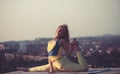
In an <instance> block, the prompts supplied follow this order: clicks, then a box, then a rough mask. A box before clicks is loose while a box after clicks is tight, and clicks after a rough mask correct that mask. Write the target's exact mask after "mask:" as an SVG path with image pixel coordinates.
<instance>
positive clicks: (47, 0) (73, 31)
mask: <svg viewBox="0 0 120 74" xmlns="http://www.w3.org/2000/svg"><path fill="white" fill-rule="evenodd" d="M64 23H66V24H67V25H68V27H69V32H70V37H83V36H84V37H85V36H98V35H99V36H100V35H105V34H113V35H116V34H120V0H0V41H9V40H33V39H35V38H42V37H46V38H48V37H53V36H54V33H55V30H56V29H57V27H58V26H59V25H61V24H64Z"/></svg>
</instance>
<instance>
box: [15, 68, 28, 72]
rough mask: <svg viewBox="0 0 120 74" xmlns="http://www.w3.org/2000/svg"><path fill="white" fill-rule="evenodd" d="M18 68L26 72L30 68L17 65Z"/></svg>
mask: <svg viewBox="0 0 120 74" xmlns="http://www.w3.org/2000/svg"><path fill="white" fill-rule="evenodd" d="M16 69H17V70H18V71H24V72H26V71H28V68H25V67H16Z"/></svg>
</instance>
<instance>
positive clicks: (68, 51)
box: [60, 39, 73, 56]
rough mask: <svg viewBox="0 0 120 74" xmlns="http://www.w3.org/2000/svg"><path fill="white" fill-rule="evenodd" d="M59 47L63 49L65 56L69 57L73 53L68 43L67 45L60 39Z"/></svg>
mask: <svg viewBox="0 0 120 74" xmlns="http://www.w3.org/2000/svg"><path fill="white" fill-rule="evenodd" d="M60 44H61V46H63V49H64V50H65V52H66V53H67V55H69V56H70V55H71V54H72V52H73V46H72V45H71V44H70V43H67V42H66V41H65V40H63V39H61V40H60Z"/></svg>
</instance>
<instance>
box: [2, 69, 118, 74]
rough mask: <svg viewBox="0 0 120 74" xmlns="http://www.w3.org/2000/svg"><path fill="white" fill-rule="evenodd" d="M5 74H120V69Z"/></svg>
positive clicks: (11, 73)
mask: <svg viewBox="0 0 120 74" xmlns="http://www.w3.org/2000/svg"><path fill="white" fill-rule="evenodd" d="M4 74H120V68H90V69H89V71H88V72H54V73H48V72H23V71H13V72H8V73H4Z"/></svg>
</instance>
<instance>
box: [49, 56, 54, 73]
mask: <svg viewBox="0 0 120 74" xmlns="http://www.w3.org/2000/svg"><path fill="white" fill-rule="evenodd" d="M48 62H49V65H50V70H49V72H50V73H52V72H54V69H53V63H52V61H51V60H50V59H49V58H48Z"/></svg>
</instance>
